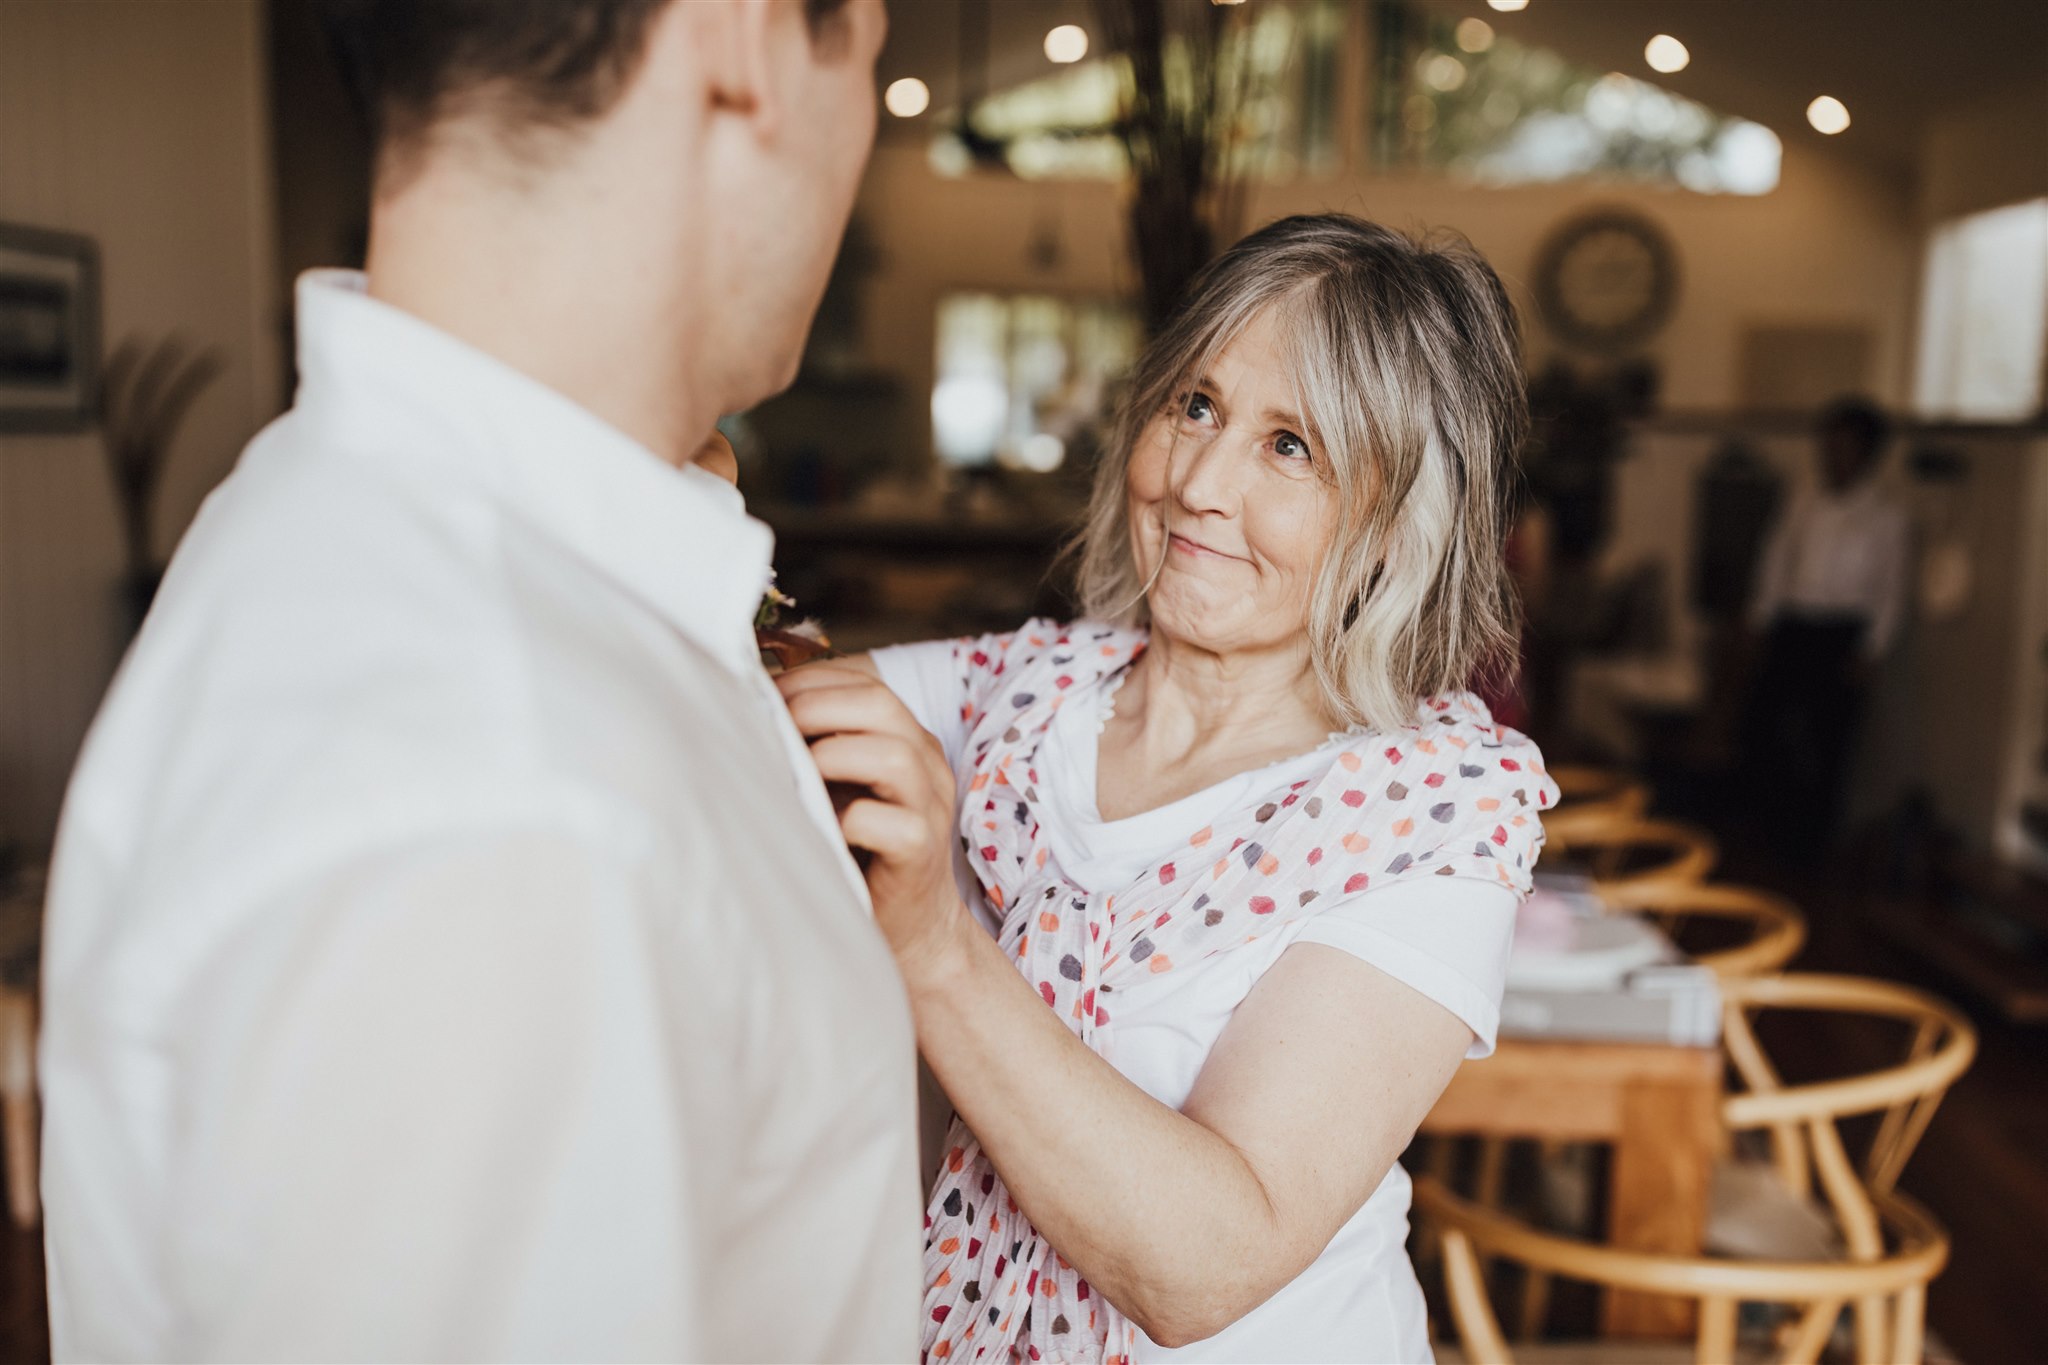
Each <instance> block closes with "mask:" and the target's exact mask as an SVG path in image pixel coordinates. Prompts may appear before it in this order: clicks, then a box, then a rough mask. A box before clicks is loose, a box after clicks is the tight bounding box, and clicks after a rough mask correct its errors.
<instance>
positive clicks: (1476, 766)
mask: <svg viewBox="0 0 2048 1365" xmlns="http://www.w3.org/2000/svg"><path fill="white" fill-rule="evenodd" d="M1452 700H1453V702H1454V705H1453V708H1452V710H1451V711H1450V712H1447V713H1446V718H1445V722H1444V724H1443V725H1442V727H1441V728H1440V729H1438V730H1437V731H1436V732H1435V733H1434V734H1433V735H1432V736H1431V738H1430V740H1429V741H1428V742H1427V744H1426V746H1425V745H1424V744H1418V745H1416V746H1415V749H1414V751H1413V752H1412V753H1411V756H1410V758H1409V761H1408V763H1407V764H1406V765H1404V769H1405V770H1404V772H1403V775H1402V776H1403V780H1404V781H1405V782H1406V783H1407V784H1408V785H1409V787H1410V788H1411V789H1412V790H1413V791H1414V792H1415V794H1416V796H1418V797H1420V801H1419V804H1418V807H1417V811H1416V814H1415V815H1414V816H1413V817H1411V818H1412V821H1413V824H1414V826H1415V827H1416V830H1417V834H1418V835H1419V834H1420V831H1421V830H1423V829H1430V830H1432V831H1433V835H1432V837H1431V840H1430V842H1429V843H1428V844H1427V845H1425V847H1424V849H1423V851H1420V852H1418V853H1417V854H1416V855H1415V856H1414V857H1413V858H1412V859H1410V858H1406V857H1404V858H1403V859H1401V860H1400V861H1399V863H1398V865H1397V867H1396V868H1394V869H1391V870H1394V871H1397V872H1398V873H1399V874H1400V875H1401V878H1402V880H1403V881H1406V880H1410V879H1417V878H1428V879H1429V880H1435V879H1436V878H1438V877H1441V878H1443V879H1445V880H1447V881H1448V880H1452V879H1459V878H1468V879H1476V880H1478V881H1481V882H1486V883H1491V884H1494V885H1498V886H1503V887H1506V888H1507V889H1509V890H1510V891H1512V892H1514V894H1515V899H1516V900H1517V901H1520V900H1521V898H1523V897H1525V896H1527V895H1528V894H1529V891H1530V888H1531V886H1532V885H1533V877H1534V874H1535V871H1536V859H1537V856H1538V855H1539V854H1540V853H1541V852H1542V851H1543V815H1544V812H1546V811H1548V810H1549V809H1550V808H1551V807H1553V806H1554V805H1556V804H1557V794H1558V793H1557V784H1556V783H1555V782H1553V781H1552V780H1551V778H1550V775H1549V773H1548V771H1547V770H1546V769H1545V768H1544V765H1543V754H1542V752H1541V751H1540V750H1539V749H1538V748H1537V747H1536V745H1535V743H1534V742H1533V741H1532V740H1530V739H1529V737H1528V736H1526V735H1524V734H1522V733H1520V732H1519V731H1516V730H1511V729H1508V728H1507V727H1506V726H1496V725H1494V724H1493V723H1492V720H1491V717H1488V716H1486V714H1485V707H1484V705H1483V704H1482V703H1481V702H1480V701H1479V700H1478V699H1477V698H1476V697H1459V698H1454V699H1452ZM1466 708H1470V710H1471V711H1472V712H1474V713H1475V714H1472V715H1467V716H1463V717H1459V718H1457V719H1455V720H1453V719H1451V716H1453V715H1455V713H1456V712H1457V711H1459V710H1464V709H1466ZM1417 784H1419V785H1417ZM1397 831H1398V827H1397Z"/></svg>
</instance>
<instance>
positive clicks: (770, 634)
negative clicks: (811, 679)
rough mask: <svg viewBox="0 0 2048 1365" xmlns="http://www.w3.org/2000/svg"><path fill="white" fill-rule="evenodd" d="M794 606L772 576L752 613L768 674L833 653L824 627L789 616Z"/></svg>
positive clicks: (756, 640) (756, 635)
mask: <svg viewBox="0 0 2048 1365" xmlns="http://www.w3.org/2000/svg"><path fill="white" fill-rule="evenodd" d="M795 606H796V599H795V598H794V597H791V596H790V595H789V594H788V593H786V592H784V591H782V589H780V588H778V587H776V586H775V580H774V578H773V577H772V576H771V577H770V579H769V581H768V591H767V592H766V593H764V594H763V595H762V597H761V605H760V606H759V607H757V608H756V609H755V611H754V643H755V644H756V645H757V646H759V648H760V650H761V663H762V666H763V667H765V668H767V669H768V671H769V672H771V673H780V672H782V671H783V670H784V669H790V668H795V667H797V666H798V665H799V664H807V663H810V662H811V661H812V660H814V659H825V658H830V657H831V656H832V654H833V649H832V641H831V640H829V639H827V638H826V636H825V628H824V627H823V626H820V625H819V624H818V623H817V622H816V621H813V620H811V619H809V618H808V617H803V618H795V619H792V618H791V617H790V616H789V612H790V611H791V610H792V609H794V608H795Z"/></svg>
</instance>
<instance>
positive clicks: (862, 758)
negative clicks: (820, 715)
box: [811, 734, 932, 806]
mask: <svg viewBox="0 0 2048 1365" xmlns="http://www.w3.org/2000/svg"><path fill="white" fill-rule="evenodd" d="M811 761H812V762H813V763H815V764H817V765H818V775H819V776H820V777H823V778H824V779H825V780H826V781H827V782H843V783H847V784H850V785H853V786H860V787H866V788H867V789H868V790H870V791H872V792H874V793H875V795H877V796H879V797H881V798H883V799H884V800H886V801H890V802H893V803H895V804H897V805H902V806H920V805H922V804H923V803H924V801H925V800H926V799H927V798H928V797H929V796H930V793H931V785H932V784H931V775H930V773H929V771H928V770H927V769H926V766H925V756H924V755H923V754H922V753H920V752H918V750H917V749H916V748H915V747H913V746H912V745H911V744H910V743H908V742H907V741H905V740H904V739H902V738H900V737H899V736H896V735H885V734H833V735H827V736H825V737H824V738H823V739H820V740H817V741H815V742H813V743H812V745H811Z"/></svg>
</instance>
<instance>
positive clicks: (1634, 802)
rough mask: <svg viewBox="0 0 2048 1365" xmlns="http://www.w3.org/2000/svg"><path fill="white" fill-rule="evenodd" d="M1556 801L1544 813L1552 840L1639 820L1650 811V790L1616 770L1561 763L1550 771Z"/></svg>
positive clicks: (1544, 820)
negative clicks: (1555, 785) (1554, 786)
mask: <svg viewBox="0 0 2048 1365" xmlns="http://www.w3.org/2000/svg"><path fill="white" fill-rule="evenodd" d="M1550 778H1551V780H1552V781H1553V782H1555V783H1557V790H1558V802H1557V805H1556V806H1555V807H1553V808H1552V809H1550V810H1548V811H1546V812H1544V815H1543V828H1544V829H1545V830H1547V831H1549V833H1550V837H1551V838H1552V839H1556V838H1559V837H1561V836H1568V835H1570V834H1573V833H1583V832H1586V831H1592V830H1599V829H1604V828H1607V827H1608V826H1610V825H1614V824H1617V823H1621V824H1626V823H1629V822H1631V821H1635V820H1640V819H1642V818H1643V816H1644V814H1645V813H1646V812H1647V811H1648V810H1649V809H1650V789H1649V787H1648V786H1647V785H1645V784H1644V783H1642V782H1639V781H1637V780H1636V779H1635V778H1633V777H1631V776H1629V775H1628V774H1627V773H1625V772H1622V771H1620V770H1619V769H1616V768H1593V767H1586V766H1583V765H1580V764H1561V765H1559V766H1557V767H1554V768H1552V769H1550Z"/></svg>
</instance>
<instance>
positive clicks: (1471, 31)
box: [1458, 16, 1493, 52]
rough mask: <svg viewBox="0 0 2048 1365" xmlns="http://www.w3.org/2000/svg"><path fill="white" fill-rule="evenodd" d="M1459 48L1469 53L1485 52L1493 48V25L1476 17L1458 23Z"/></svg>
mask: <svg viewBox="0 0 2048 1365" xmlns="http://www.w3.org/2000/svg"><path fill="white" fill-rule="evenodd" d="M1458 46H1459V47H1461V48H1463V49H1464V50H1465V51H1467V52H1484V51H1486V49H1488V48H1489V47H1492V46H1493V25H1492V24H1489V23H1487V22H1486V21H1485V20H1484V19H1481V18H1478V17H1477V16H1474V17H1472V18H1469V19H1460V20H1459V21H1458Z"/></svg>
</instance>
